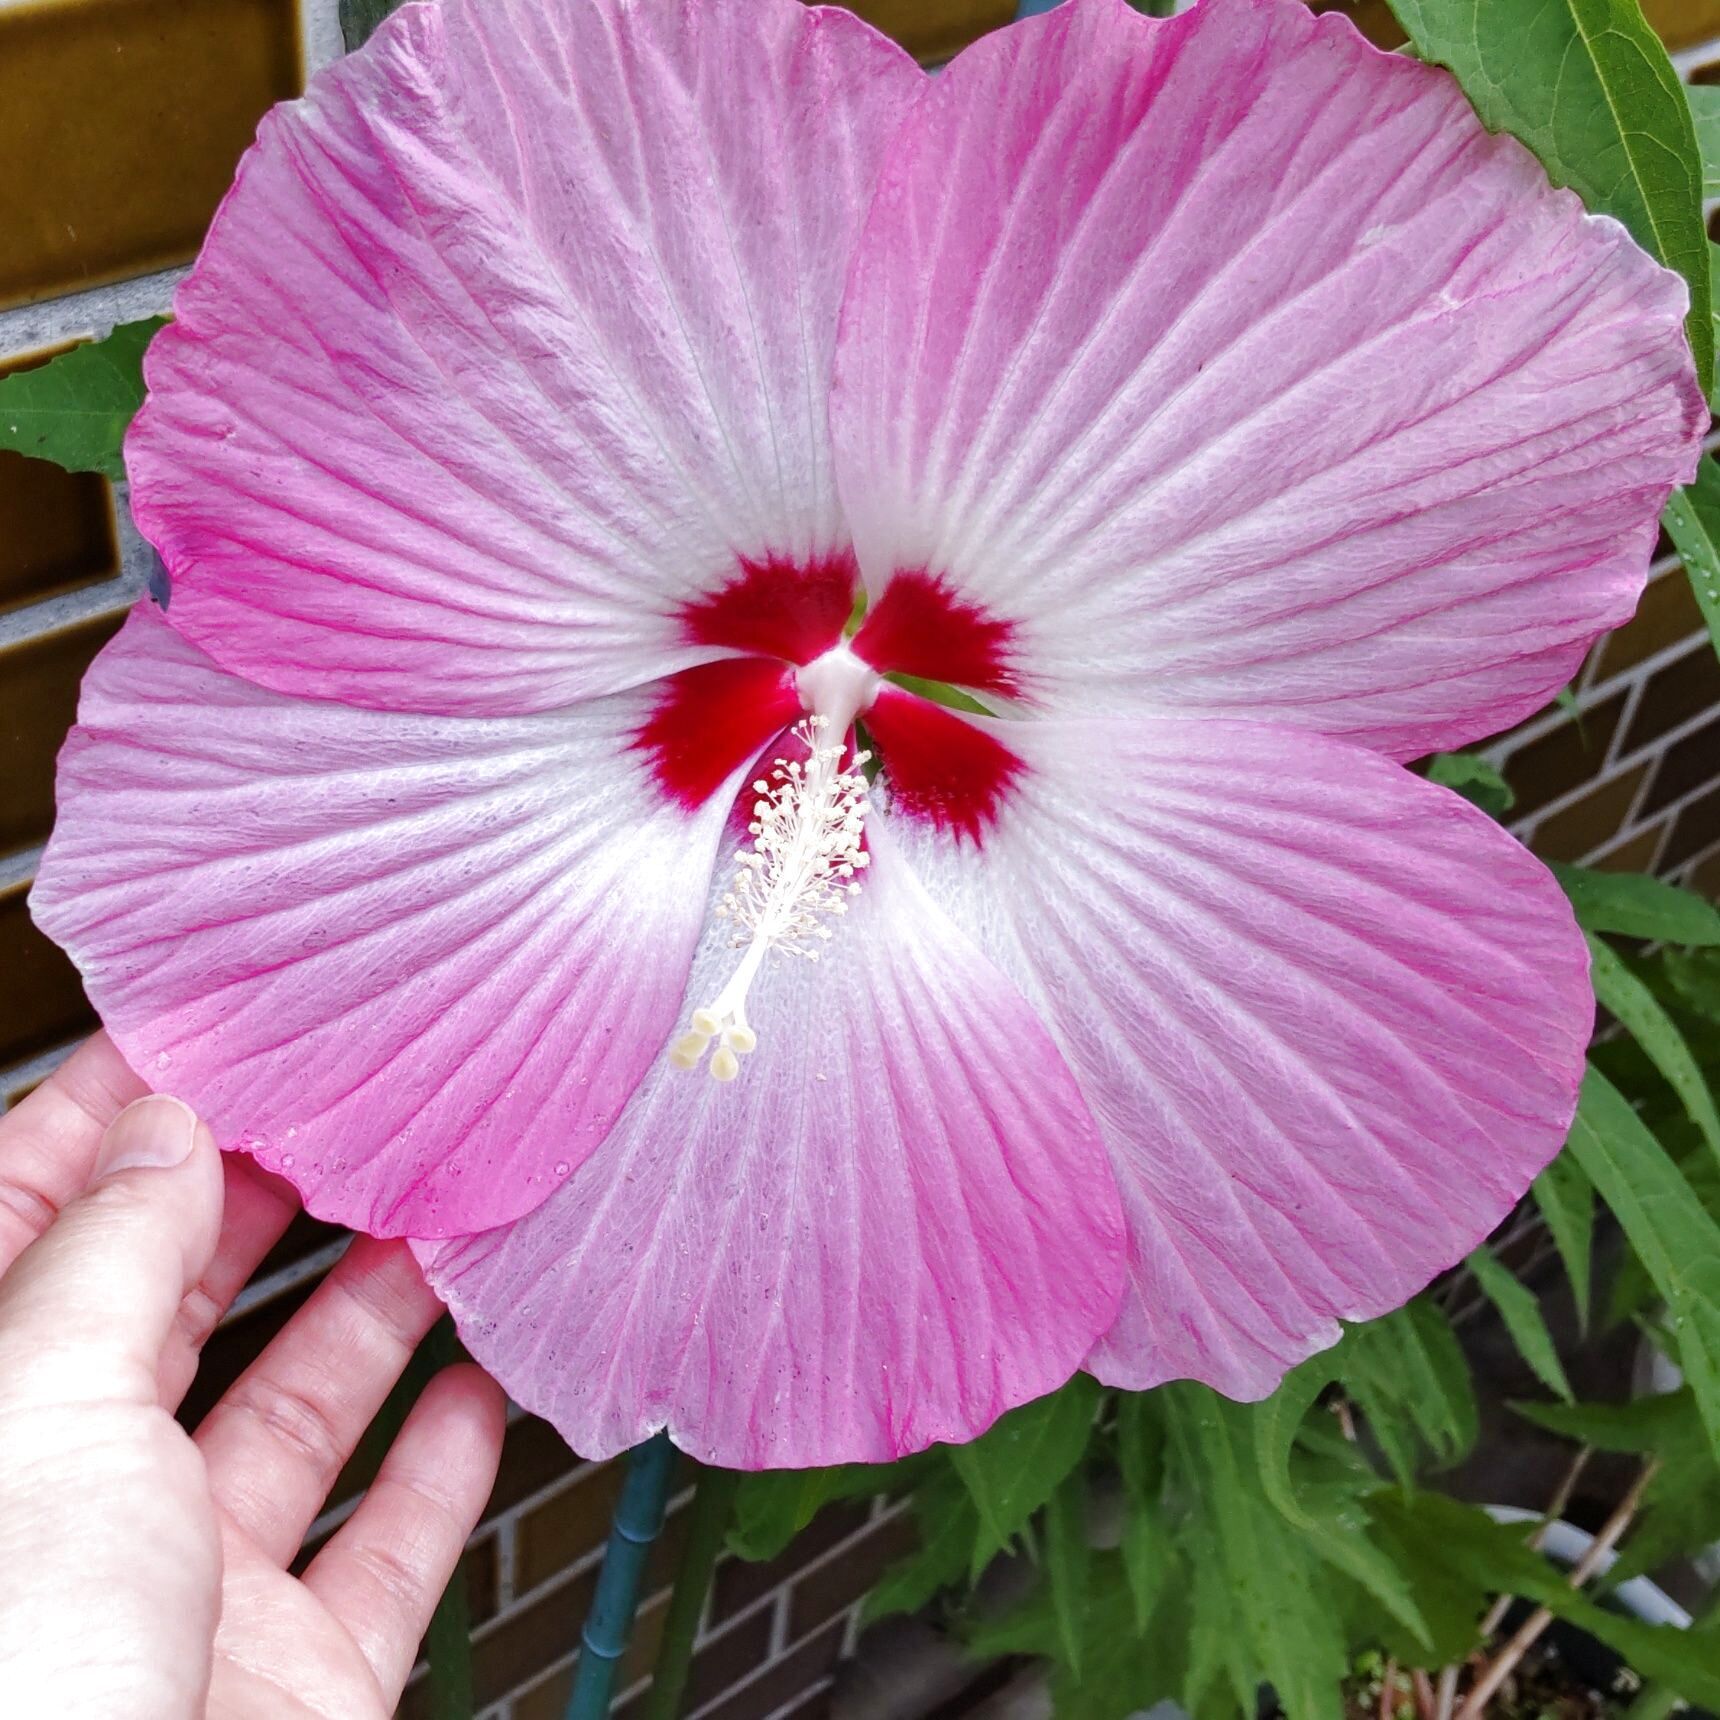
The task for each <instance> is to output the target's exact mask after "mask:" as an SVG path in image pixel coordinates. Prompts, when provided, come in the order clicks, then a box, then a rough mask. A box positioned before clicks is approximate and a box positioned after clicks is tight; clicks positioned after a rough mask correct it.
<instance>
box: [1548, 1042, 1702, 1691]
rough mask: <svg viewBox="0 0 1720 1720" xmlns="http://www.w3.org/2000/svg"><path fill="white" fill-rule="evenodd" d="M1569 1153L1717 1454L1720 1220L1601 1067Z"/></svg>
mask: <svg viewBox="0 0 1720 1720" xmlns="http://www.w3.org/2000/svg"><path fill="white" fill-rule="evenodd" d="M1571 1151H1572V1152H1573V1153H1575V1154H1576V1156H1577V1159H1578V1162H1579V1163H1580V1164H1581V1165H1582V1167H1583V1169H1584V1170H1585V1171H1586V1172H1587V1173H1588V1175H1589V1180H1590V1181H1591V1182H1593V1183H1594V1185H1595V1187H1596V1189H1598V1190H1599V1191H1600V1196H1601V1199H1602V1200H1604V1201H1605V1202H1606V1203H1607V1205H1608V1206H1610V1207H1611V1208H1612V1210H1613V1214H1614V1216H1615V1217H1616V1218H1617V1219H1618V1221H1619V1224H1620V1225H1621V1226H1622V1227H1623V1229H1624V1233H1625V1238H1626V1240H1627V1241H1628V1242H1629V1243H1630V1245H1631V1247H1632V1248H1633V1249H1634V1250H1635V1251H1636V1255H1637V1258H1638V1259H1639V1260H1641V1262H1642V1264H1643V1266H1644V1268H1645V1269H1646V1270H1647V1272H1648V1275H1649V1277H1650V1278H1651V1279H1652V1280H1653V1281H1654V1286H1655V1288H1656V1289H1657V1290H1658V1291H1659V1292H1660V1294H1661V1296H1662V1297H1663V1298H1664V1299H1665V1301H1666V1307H1667V1312H1668V1315H1669V1317H1670V1319H1671V1322H1672V1330H1673V1333H1674V1335H1675V1338H1676V1341H1677V1345H1678V1360H1679V1363H1680V1365H1681V1366H1682V1367H1683V1369H1684V1377H1685V1379H1686V1381H1688V1383H1689V1385H1690V1388H1691V1390H1692V1391H1693V1392H1694V1393H1695V1396H1696V1404H1697V1407H1698V1409H1700V1410H1701V1412H1702V1419H1703V1422H1704V1424H1705V1425H1706V1427H1707V1429H1708V1436H1709V1439H1710V1441H1711V1442H1712V1444H1713V1447H1714V1450H1715V1451H1716V1452H1717V1453H1720V1225H1716V1224H1715V1222H1714V1220H1713V1219H1711V1218H1710V1217H1709V1216H1708V1214H1707V1213H1705V1212H1704V1211H1703V1210H1702V1207H1701V1204H1700V1203H1699V1202H1698V1200H1697V1198H1696V1195H1695V1194H1694V1192H1693V1191H1692V1189H1691V1187H1690V1184H1689V1183H1688V1182H1687V1181H1686V1180H1685V1179H1684V1177H1683V1176H1682V1175H1681V1174H1680V1172H1679V1169H1678V1167H1677V1165H1675V1164H1674V1163H1673V1162H1672V1160H1671V1159H1670V1158H1668V1157H1667V1155H1666V1152H1665V1150H1664V1149H1663V1148H1662V1147H1661V1145H1660V1143H1659V1142H1658V1141H1657V1140H1656V1139H1655V1138H1654V1136H1653V1135H1652V1134H1650V1133H1649V1131H1648V1130H1647V1129H1646V1128H1645V1127H1644V1126H1643V1123H1642V1120H1641V1119H1640V1118H1639V1117H1638V1116H1637V1115H1636V1113H1635V1112H1634V1111H1633V1110H1632V1109H1631V1108H1630V1105H1629V1103H1628V1102H1627V1101H1626V1100H1625V1098H1624V1096H1623V1094H1621V1093H1620V1092H1619V1090H1618V1089H1617V1088H1616V1087H1615V1086H1613V1084H1612V1083H1611V1082H1610V1081H1608V1080H1607V1078H1606V1077H1605V1076H1604V1075H1602V1074H1601V1073H1600V1071H1599V1070H1597V1069H1590V1070H1589V1072H1588V1075H1587V1077H1586V1078H1585V1079H1584V1081H1583V1092H1582V1101H1581V1103H1580V1104H1579V1105H1578V1107H1577V1116H1576V1121H1575V1122H1574V1123H1573V1124H1572V1125H1571ZM1641 1670H1644V1671H1646V1670H1647V1668H1643V1669H1641Z"/></svg>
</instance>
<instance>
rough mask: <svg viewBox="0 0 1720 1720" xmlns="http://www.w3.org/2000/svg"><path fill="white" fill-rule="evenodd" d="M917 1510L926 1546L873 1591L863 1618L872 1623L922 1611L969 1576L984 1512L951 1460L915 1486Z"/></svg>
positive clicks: (895, 1567)
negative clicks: (975, 1506)
mask: <svg viewBox="0 0 1720 1720" xmlns="http://www.w3.org/2000/svg"><path fill="white" fill-rule="evenodd" d="M912 1509H913V1513H914V1522H915V1525H916V1527H917V1528H918V1529H919V1532H920V1544H919V1545H918V1546H917V1547H916V1548H915V1549H914V1551H913V1552H911V1553H910V1554H908V1556H907V1557H906V1558H904V1559H901V1560H898V1561H897V1563H896V1564H894V1565H892V1566H891V1567H890V1569H889V1570H888V1571H886V1572H885V1573H884V1575H883V1577H882V1579H881V1580H880V1581H879V1582H878V1583H877V1584H876V1585H875V1586H874V1587H873V1589H872V1591H871V1593H870V1594H868V1595H867V1597H866V1605H865V1608H864V1612H863V1616H864V1618H865V1621H866V1622H867V1623H868V1624H870V1623H871V1622H872V1621H873V1620H874V1619H880V1618H887V1617H889V1615H890V1614H891V1613H899V1612H918V1611H919V1609H920V1608H921V1607H923V1606H924V1605H925V1604H926V1603H927V1602H928V1601H929V1600H931V1599H932V1597H933V1596H934V1595H936V1594H938V1593H939V1591H940V1590H943V1589H947V1588H949V1587H950V1586H951V1585H952V1584H954V1583H959V1582H960V1581H961V1580H962V1579H963V1577H965V1576H966V1575H967V1571H968V1565H969V1562H970V1560H971V1559H972V1557H973V1546H974V1542H975V1541H976V1540H977V1539H978V1537H979V1534H980V1522H979V1513H978V1512H976V1511H975V1510H974V1508H973V1501H972V1500H971V1499H970V1498H969V1497H968V1493H967V1489H966V1488H965V1487H964V1486H963V1485H962V1484H961V1482H960V1481H959V1480H958V1479H957V1477H956V1474H955V1472H954V1471H953V1470H952V1469H951V1468H950V1467H949V1465H948V1464H940V1465H939V1466H938V1467H937V1468H936V1469H934V1470H932V1471H931V1472H930V1473H929V1475H928V1476H927V1477H926V1478H925V1479H923V1480H921V1481H920V1483H919V1485H918V1486H916V1487H915V1489H914V1495H913V1506H912Z"/></svg>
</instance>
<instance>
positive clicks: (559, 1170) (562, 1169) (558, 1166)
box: [555, 1159, 573, 1177]
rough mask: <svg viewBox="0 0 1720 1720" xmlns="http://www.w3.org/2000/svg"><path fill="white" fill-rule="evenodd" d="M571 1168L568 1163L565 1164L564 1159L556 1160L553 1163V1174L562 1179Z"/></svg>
mask: <svg viewBox="0 0 1720 1720" xmlns="http://www.w3.org/2000/svg"><path fill="white" fill-rule="evenodd" d="M572 1168H573V1167H572V1166H571V1165H570V1164H569V1163H568V1162H567V1160H566V1159H557V1160H556V1161H555V1174H556V1175H557V1176H558V1177H564V1176H566V1175H567V1173H568V1172H569V1171H570V1170H572Z"/></svg>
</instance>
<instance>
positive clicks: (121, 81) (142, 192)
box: [0, 0, 302, 305]
mask: <svg viewBox="0 0 1720 1720" xmlns="http://www.w3.org/2000/svg"><path fill="white" fill-rule="evenodd" d="M301 81H302V72H301V64H300V55H299V47H298V25H297V20H296V15H295V11H294V7H293V4H292V0H38V3H37V4H33V5H24V6H5V7H0V234H4V235H5V243H4V244H0V305H4V304H12V303H18V302H22V301H27V300H30V299H36V298H45V297H48V296H50V295H52V294H55V293H62V292H68V291H71V290H73V289H75V288H78V287H84V286H92V285H94V284H96V283H97V282H100V281H107V280H116V279H120V278H123V277H124V276H127V275H134V274H142V273H144V272H145V271H147V270H149V269H154V268H164V267H166V266H168V265H169V264H173V263H180V262H184V261H186V260H187V259H188V258H189V257H190V256H192V254H193V253H194V252H195V251H196V249H197V245H198V242H199V240H200V239H201V238H202V236H203V229H204V227H205V226H206V225H207V224H208V220H209V217H210V215H211V214H213V212H214V209H215V205H216V204H217V203H218V202H219V201H220V200H221V195H222V193H223V192H224V191H225V190H226V189H227V186H228V184H229V182H230V181H231V179H232V177H233V167H234V164H235V163H236V162H237V161H238V159H239V156H240V154H241V152H242V151H243V150H244V148H245V146H246V145H247V144H248V143H249V142H250V140H251V137H252V135H253V134H254V132H255V130H256V125H257V120H258V119H259V118H260V117H261V115H262V114H263V113H264V111H265V110H266V109H267V108H268V107H270V106H271V104H273V103H274V102H276V101H278V100H280V99H281V98H282V97H283V96H289V95H292V94H293V93H295V92H296V91H297V89H298V88H299V87H300V83H301Z"/></svg>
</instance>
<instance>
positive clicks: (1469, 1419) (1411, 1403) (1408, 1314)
mask: <svg viewBox="0 0 1720 1720" xmlns="http://www.w3.org/2000/svg"><path fill="white" fill-rule="evenodd" d="M1335 1355H1336V1361H1337V1366H1338V1374H1337V1377H1338V1379H1339V1380H1340V1381H1341V1382H1342V1384H1343V1387H1344V1390H1345V1392H1346V1393H1347V1394H1348V1395H1349V1396H1350V1397H1351V1398H1353V1399H1354V1400H1355V1403H1356V1405H1357V1407H1358V1408H1359V1409H1360V1410H1361V1412H1362V1414H1363V1416H1364V1417H1365V1418H1366V1419H1367V1424H1368V1429H1369V1431H1370V1432H1371V1433H1372V1434H1373V1436H1374V1439H1375V1441H1376V1442H1377V1443H1378V1445H1379V1447H1380V1449H1381V1451H1382V1452H1384V1453H1385V1457H1386V1461H1387V1462H1388V1463H1390V1464H1391V1466H1392V1470H1393V1472H1394V1473H1395V1474H1396V1475H1397V1477H1398V1480H1399V1481H1400V1482H1401V1483H1403V1484H1404V1485H1405V1486H1407V1485H1409V1484H1410V1482H1411V1481H1412V1480H1413V1479H1414V1475H1415V1470H1416V1466H1417V1460H1418V1457H1419V1455H1420V1449H1421V1448H1423V1447H1425V1448H1426V1449H1427V1450H1428V1451H1429V1452H1431V1453H1432V1454H1433V1456H1434V1458H1435V1459H1436V1460H1437V1461H1438V1462H1440V1463H1442V1464H1451V1463H1456V1462H1457V1461H1458V1460H1459V1459H1460V1458H1462V1457H1464V1456H1465V1455H1467V1453H1468V1452H1469V1449H1470V1447H1471V1446H1473V1445H1474V1443H1475V1438H1476V1434H1477V1431H1478V1428H1479V1412H1478V1410H1477V1409H1476V1404H1475V1390H1474V1386H1473V1384H1472V1383H1471V1381H1470V1377H1469V1364H1468V1363H1467V1362H1466V1361H1465V1360H1464V1356H1463V1349H1462V1346H1461V1345H1459V1343H1458V1342H1457V1338H1456V1335H1455V1334H1454V1333H1453V1332H1452V1330H1451V1326H1450V1323H1449V1322H1448V1321H1447V1320H1446V1318H1445V1316H1444V1315H1443V1314H1442V1313H1441V1312H1440V1311H1439V1309H1438V1308H1436V1307H1435V1306H1434V1305H1433V1303H1432V1302H1430V1301H1428V1299H1427V1298H1426V1297H1425V1296H1422V1297H1417V1298H1416V1300H1415V1301H1413V1302H1411V1303H1410V1304H1409V1305H1408V1306H1407V1307H1405V1308H1400V1309H1398V1311H1397V1312H1396V1313H1395V1314H1388V1315H1386V1316H1385V1318H1384V1319H1380V1320H1370V1321H1368V1323H1367V1324H1366V1325H1361V1326H1352V1327H1351V1328H1350V1330H1349V1332H1348V1333H1347V1334H1346V1335H1345V1338H1344V1342H1343V1344H1342V1345H1340V1346H1339V1349H1338V1351H1337V1352H1336V1353H1335Z"/></svg>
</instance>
